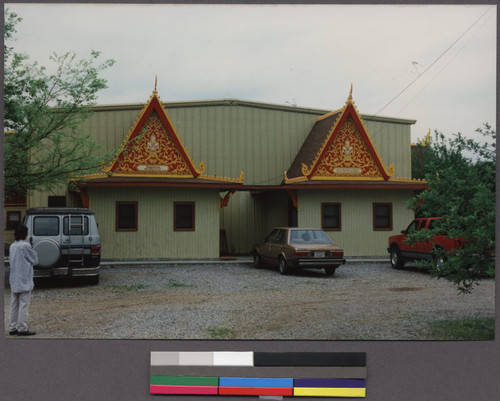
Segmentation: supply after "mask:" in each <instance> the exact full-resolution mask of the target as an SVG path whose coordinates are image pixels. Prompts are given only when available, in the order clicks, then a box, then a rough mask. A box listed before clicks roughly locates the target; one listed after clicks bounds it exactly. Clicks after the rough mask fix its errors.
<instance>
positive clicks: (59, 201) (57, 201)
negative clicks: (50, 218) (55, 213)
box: [48, 196, 66, 207]
mask: <svg viewBox="0 0 500 401" xmlns="http://www.w3.org/2000/svg"><path fill="white" fill-rule="evenodd" d="M48 206H49V207H66V197H65V196H49V199H48Z"/></svg>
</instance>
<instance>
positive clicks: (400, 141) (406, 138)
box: [364, 119, 411, 178]
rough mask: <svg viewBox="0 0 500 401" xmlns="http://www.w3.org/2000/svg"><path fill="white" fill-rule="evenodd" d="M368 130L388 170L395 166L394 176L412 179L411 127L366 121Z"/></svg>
mask: <svg viewBox="0 0 500 401" xmlns="http://www.w3.org/2000/svg"><path fill="white" fill-rule="evenodd" d="M364 123H365V126H366V129H367V130H368V132H369V134H370V137H371V138H372V141H373V143H374V144H375V147H376V148H377V150H378V152H379V155H380V157H381V158H382V161H383V162H384V164H385V166H386V168H387V169H388V168H389V166H390V165H391V164H394V169H395V170H394V176H395V177H400V178H411V138H410V126H409V125H405V124H396V123H389V122H380V121H370V120H368V119H365V120H364Z"/></svg>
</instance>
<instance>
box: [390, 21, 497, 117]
mask: <svg viewBox="0 0 500 401" xmlns="http://www.w3.org/2000/svg"><path fill="white" fill-rule="evenodd" d="M493 15H494V14H491V15H489V16H488V18H486V20H485V21H484V22H483V24H482V25H481V26H480V27H479V29H478V30H477V31H476V32H475V33H474V34H473V35H472V36H471V37H470V38H469V39H467V41H466V42H465V43H464V44H463V46H462V47H461V48H460V49H459V50H458V52H457V53H456V54H455V55H454V56H453V57H452V58H451V59H450V60H449V61H448V62H447V63H446V64H445V66H444V67H443V68H441V69H440V70H439V71H438V73H437V74H436V75H435V76H434V77H433V78H432V79H431V80H430V81H429V82H428V83H427V85H425V86H424V87H423V88H422V90H420V91H419V92H418V93H417V94H416V95H415V96H414V97H413V99H411V100H410V101H409V102H408V103H407V104H406V105H405V106H404V107H403V108H402V109H401V110H399V112H398V114H397V115H399V114H400V113H401V112H402V111H403V110H404V109H406V108H407V107H408V106H409V105H410V104H411V103H413V101H414V100H415V99H416V98H417V97H418V96H420V94H421V93H422V92H423V91H424V90H426V89H427V88H428V87H429V85H430V84H431V83H433V82H434V80H435V79H436V78H437V77H438V76H439V75H440V74H441V73H442V72H443V71H444V70H445V69H446V68H447V67H448V66H449V65H450V64H451V63H452V61H453V60H455V58H456V57H457V56H458V55H459V54H460V52H461V51H462V50H463V49H464V48H465V47H466V46H467V45H468V44H469V42H470V41H471V40H472V39H473V38H474V37H475V36H476V35H477V33H478V32H479V31H480V30H481V29H482V27H483V26H484V25H486V23H487V22H488V21H489V19H490V18H491V17H492V16H493ZM480 18H482V16H481V17H480ZM476 22H477V21H476ZM422 74H423V73H422ZM422 74H420V75H422ZM420 75H419V77H420Z"/></svg>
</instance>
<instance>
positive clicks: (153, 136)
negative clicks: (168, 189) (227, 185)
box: [104, 89, 205, 178]
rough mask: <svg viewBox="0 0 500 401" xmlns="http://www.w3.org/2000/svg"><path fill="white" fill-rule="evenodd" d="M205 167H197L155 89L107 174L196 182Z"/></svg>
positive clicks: (201, 164)
mask: <svg viewBox="0 0 500 401" xmlns="http://www.w3.org/2000/svg"><path fill="white" fill-rule="evenodd" d="M204 167H205V165H204V162H202V163H200V165H199V167H198V168H197V167H195V166H194V163H193V161H192V160H191V158H190V156H189V154H188V152H187V151H186V149H185V147H184V145H183V143H182V142H181V140H180V139H179V136H178V135H177V132H176V130H175V128H174V126H173V124H172V122H171V121H170V119H169V117H168V115H167V113H166V112H165V110H164V109H163V107H162V105H161V103H160V99H159V97H158V95H157V93H156V89H155V91H154V92H153V94H152V95H151V97H150V99H149V101H148V103H147V104H146V106H145V107H144V109H143V110H142V112H141V114H140V115H139V117H138V119H137V121H136V122H135V124H134V126H133V127H132V129H131V130H130V132H129V134H128V136H127V138H126V139H125V140H124V142H123V143H122V146H121V148H120V150H119V151H118V155H117V157H116V158H115V160H114V161H113V163H111V165H110V166H109V167H108V168H106V169H105V170H104V172H105V173H108V174H112V175H114V176H127V177H136V176H138V177H144V176H153V177H173V178H197V177H198V176H200V174H202V173H203V171H204Z"/></svg>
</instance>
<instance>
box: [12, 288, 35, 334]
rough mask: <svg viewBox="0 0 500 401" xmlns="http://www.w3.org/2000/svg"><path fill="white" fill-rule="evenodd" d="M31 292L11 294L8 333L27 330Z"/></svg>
mask: <svg viewBox="0 0 500 401" xmlns="http://www.w3.org/2000/svg"><path fill="white" fill-rule="evenodd" d="M30 301H31V291H26V292H13V293H12V296H11V298H10V314H9V331H14V330H17V331H26V330H28V310H29V308H30Z"/></svg>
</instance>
